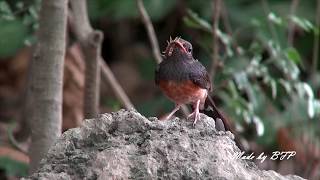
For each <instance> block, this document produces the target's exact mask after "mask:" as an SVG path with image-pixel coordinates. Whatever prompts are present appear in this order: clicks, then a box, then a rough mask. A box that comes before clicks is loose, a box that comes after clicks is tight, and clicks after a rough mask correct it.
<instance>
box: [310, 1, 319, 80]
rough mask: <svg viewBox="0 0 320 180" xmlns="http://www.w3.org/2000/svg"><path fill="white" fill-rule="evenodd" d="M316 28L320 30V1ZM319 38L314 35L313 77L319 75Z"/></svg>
mask: <svg viewBox="0 0 320 180" xmlns="http://www.w3.org/2000/svg"><path fill="white" fill-rule="evenodd" d="M316 27H317V28H318V29H319V27H320V0H318V1H317V12H316ZM319 36H320V32H319V33H318V34H316V33H314V41H313V54H312V75H315V74H316V73H317V68H318V65H319V64H318V63H319V48H320V47H319Z"/></svg>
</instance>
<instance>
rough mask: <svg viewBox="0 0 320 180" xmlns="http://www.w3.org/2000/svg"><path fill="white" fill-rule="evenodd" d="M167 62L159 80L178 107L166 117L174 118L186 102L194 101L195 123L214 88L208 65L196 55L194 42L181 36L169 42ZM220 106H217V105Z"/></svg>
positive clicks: (162, 65) (158, 70)
mask: <svg viewBox="0 0 320 180" xmlns="http://www.w3.org/2000/svg"><path fill="white" fill-rule="evenodd" d="M167 43H168V44H167V47H166V49H165V51H164V52H163V61H162V62H161V63H160V64H159V65H158V66H157V68H156V71H155V83H156V85H158V86H159V87H160V89H161V91H162V92H163V93H164V94H165V95H166V96H167V97H168V98H169V99H170V100H171V101H173V102H174V103H175V108H174V109H173V110H172V111H171V112H170V113H169V115H167V116H166V118H165V119H166V120H167V119H170V118H171V117H172V116H173V114H174V113H175V112H176V111H178V110H179V109H180V107H181V105H183V104H192V106H193V112H192V113H191V114H190V115H189V116H188V118H190V117H194V122H193V124H194V125H195V124H196V123H197V121H198V120H199V118H200V115H199V114H200V110H203V109H204V108H205V103H206V99H207V97H208V93H209V92H210V91H211V90H212V85H211V81H210V77H209V74H208V72H207V70H206V68H205V67H204V66H203V65H202V64H201V63H200V62H199V61H198V60H196V59H194V57H193V49H192V44H191V43H190V42H188V41H186V40H184V39H182V38H180V37H176V38H175V39H172V38H171V37H170V40H169V41H167ZM214 107H216V106H214Z"/></svg>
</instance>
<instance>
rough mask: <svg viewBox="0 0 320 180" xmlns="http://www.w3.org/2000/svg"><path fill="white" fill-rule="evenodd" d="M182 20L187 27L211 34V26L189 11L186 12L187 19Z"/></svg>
mask: <svg viewBox="0 0 320 180" xmlns="http://www.w3.org/2000/svg"><path fill="white" fill-rule="evenodd" d="M183 20H184V22H185V24H186V25H187V26H189V27H192V28H198V29H202V30H204V31H207V32H210V33H211V25H210V24H209V23H208V22H207V21H206V20H204V19H202V18H200V17H199V15H198V14H197V13H195V12H193V11H192V10H191V9H188V10H187V17H184V18H183Z"/></svg>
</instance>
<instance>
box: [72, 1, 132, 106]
mask: <svg viewBox="0 0 320 180" xmlns="http://www.w3.org/2000/svg"><path fill="white" fill-rule="evenodd" d="M70 2H71V3H70V5H71V9H72V12H73V16H71V21H72V22H71V24H72V26H71V27H72V28H71V30H72V31H73V32H74V34H75V36H76V37H77V39H78V40H79V41H80V43H81V42H82V41H83V40H84V39H86V37H88V34H90V32H94V31H93V29H92V27H91V25H90V22H89V19H88V13H87V7H86V1H85V0H71V1H70ZM100 45H101V43H100ZM97 58H98V63H99V66H100V68H101V76H102V80H103V81H104V82H105V83H107V84H109V85H110V86H111V89H112V90H113V93H114V94H115V95H116V97H117V98H118V100H119V101H120V102H121V104H122V105H123V106H124V107H125V108H126V109H131V108H134V106H133V104H132V103H131V101H130V99H129V98H128V96H127V95H126V93H125V91H124V90H123V88H122V87H121V85H120V84H119V82H118V81H117V79H116V78H115V76H114V75H113V73H112V71H111V69H110V68H109V66H108V65H107V64H106V63H105V61H104V59H103V58H102V57H101V54H100V53H99V54H98V56H97Z"/></svg>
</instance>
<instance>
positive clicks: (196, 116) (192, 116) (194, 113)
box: [187, 110, 200, 126]
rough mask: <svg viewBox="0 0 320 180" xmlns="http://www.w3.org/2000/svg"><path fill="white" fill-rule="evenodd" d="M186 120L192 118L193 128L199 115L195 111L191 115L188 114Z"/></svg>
mask: <svg viewBox="0 0 320 180" xmlns="http://www.w3.org/2000/svg"><path fill="white" fill-rule="evenodd" d="M187 118H188V119H190V118H193V119H194V121H193V126H195V125H196V123H197V121H198V120H199V119H200V113H199V111H196V110H195V111H194V112H193V113H191V114H189V115H188V117H187Z"/></svg>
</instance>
